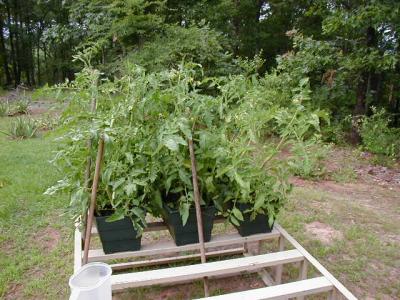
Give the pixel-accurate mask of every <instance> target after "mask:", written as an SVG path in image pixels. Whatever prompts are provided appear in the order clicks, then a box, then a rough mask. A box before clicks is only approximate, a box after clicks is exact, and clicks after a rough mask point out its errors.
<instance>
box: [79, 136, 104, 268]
mask: <svg viewBox="0 0 400 300" xmlns="http://www.w3.org/2000/svg"><path fill="white" fill-rule="evenodd" d="M103 154H104V140H103V138H100V141H99V148H98V150H97V157H96V166H95V170H94V178H93V184H92V193H91V195H90V206H89V215H88V217H87V224H86V233H85V245H84V250H83V264H86V263H87V262H88V256H89V246H90V236H91V234H90V233H91V231H92V226H93V217H94V209H95V207H96V197H97V187H98V185H99V178H100V169H101V161H102V160H103Z"/></svg>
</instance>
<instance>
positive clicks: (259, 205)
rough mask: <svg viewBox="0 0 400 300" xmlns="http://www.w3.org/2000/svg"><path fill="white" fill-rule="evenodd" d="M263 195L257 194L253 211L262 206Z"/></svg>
mask: <svg viewBox="0 0 400 300" xmlns="http://www.w3.org/2000/svg"><path fill="white" fill-rule="evenodd" d="M264 202H265V194H258V195H257V198H256V203H255V204H254V209H255V210H257V209H259V208H261V207H263V206H264Z"/></svg>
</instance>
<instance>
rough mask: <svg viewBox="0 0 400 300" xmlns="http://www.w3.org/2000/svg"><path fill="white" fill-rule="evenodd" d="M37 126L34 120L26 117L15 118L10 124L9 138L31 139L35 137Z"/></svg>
mask: <svg viewBox="0 0 400 300" xmlns="http://www.w3.org/2000/svg"><path fill="white" fill-rule="evenodd" d="M37 131H38V126H37V123H36V121H35V120H33V119H31V118H27V117H17V118H16V119H15V120H13V121H12V122H11V125H10V129H9V136H11V137H12V138H21V139H27V138H33V137H36V136H37Z"/></svg>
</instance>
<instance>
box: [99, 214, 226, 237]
mask: <svg viewBox="0 0 400 300" xmlns="http://www.w3.org/2000/svg"><path fill="white" fill-rule="evenodd" d="M225 220H226V219H225V217H223V216H216V217H215V219H214V224H220V223H224V222H225ZM161 230H168V227H167V225H165V223H164V222H163V221H157V222H150V223H147V226H146V227H145V228H144V229H143V231H144V232H152V231H161ZM98 234H99V232H98V231H97V227H96V226H95V223H93V227H92V236H94V235H98Z"/></svg>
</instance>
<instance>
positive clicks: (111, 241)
mask: <svg viewBox="0 0 400 300" xmlns="http://www.w3.org/2000/svg"><path fill="white" fill-rule="evenodd" d="M110 215H111V213H108V212H107V213H103V214H102V216H96V223H97V230H98V232H99V236H100V240H101V244H102V245H103V250H104V253H106V254H110V253H115V252H123V251H136V250H139V249H140V245H141V241H142V237H141V236H140V237H136V235H137V231H136V230H135V228H134V227H133V224H132V220H131V219H130V218H128V217H125V218H123V219H122V220H118V221H114V222H107V221H106V219H107V218H108V217H109V216H110Z"/></svg>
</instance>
